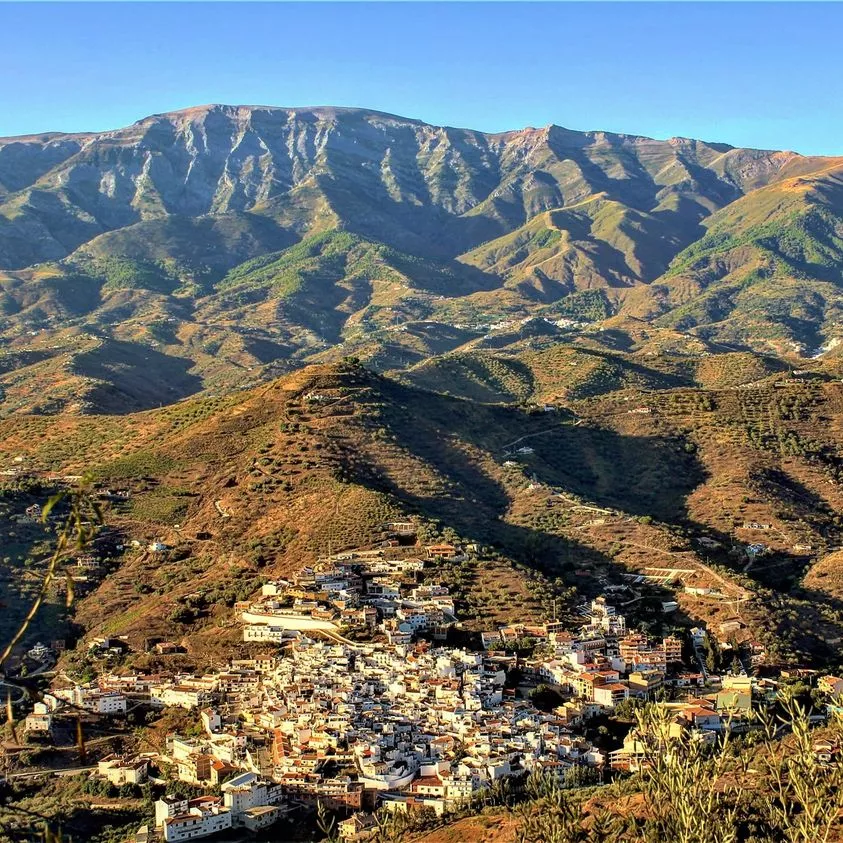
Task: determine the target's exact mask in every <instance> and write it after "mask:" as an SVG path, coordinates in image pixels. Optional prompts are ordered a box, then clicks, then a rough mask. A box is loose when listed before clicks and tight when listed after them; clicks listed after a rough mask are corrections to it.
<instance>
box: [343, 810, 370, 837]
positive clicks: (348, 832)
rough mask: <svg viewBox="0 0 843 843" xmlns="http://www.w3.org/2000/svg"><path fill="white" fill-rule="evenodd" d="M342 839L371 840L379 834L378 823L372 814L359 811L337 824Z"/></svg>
mask: <svg viewBox="0 0 843 843" xmlns="http://www.w3.org/2000/svg"><path fill="white" fill-rule="evenodd" d="M337 831H338V832H339V836H340V840H345V841H358V840H371V839H373V838H374V837H376V836H377V833H378V823H377V820H376V819H375V818H374V816H372V814H366V813H363V812H362V811H358V812H357V813H355V814H352V815H351V816H350V817H349V818H348V819H346V820H343V821H342V822H341V823H339V825H338V826H337Z"/></svg>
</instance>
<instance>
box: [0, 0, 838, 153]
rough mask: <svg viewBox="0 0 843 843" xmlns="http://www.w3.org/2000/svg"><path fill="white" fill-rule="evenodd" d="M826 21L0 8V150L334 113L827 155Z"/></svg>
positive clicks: (752, 8) (623, 7)
mask: <svg viewBox="0 0 843 843" xmlns="http://www.w3.org/2000/svg"><path fill="white" fill-rule="evenodd" d="M842 26H843V4H840V5H838V4H836V3H818V4H813V3H800V4H787V3H775V4H767V3H749V4H725V3H706V4H696V3H675V4H672V3H656V4H638V3H620V4H614V3H571V4H555V3H537V4H532V3H518V4H509V3H492V4H487V3H477V2H475V3H464V4H456V3H454V4H451V3H434V4H416V3H394V4H387V3H374V4H357V3H339V4H333V3H314V4H309V5H307V4H293V3H290V4H268V3H263V4H245V3H239V4H226V3H213V4H205V3H198V2H194V3H186V4H163V3H150V4H134V3H92V4H74V3H61V4H48V3H35V4H26V5H24V4H5V3H0V31H2V32H3V33H4V38H3V47H2V51H0V135H14V134H24V133H30V132H37V131H46V130H61V131H83V130H104V129H110V128H118V127H120V126H124V125H127V124H129V123H131V122H133V121H134V120H137V119H139V118H141V117H144V116H146V115H148V114H152V113H156V112H162V111H169V110H172V109H176V108H182V107H187V106H190V105H199V104H203V103H207V102H224V103H231V104H256V103H258V104H268V105H286V106H290V105H351V106H366V107H369V108H374V109H379V110H382V111H391V112H394V113H397V114H401V115H404V116H408V117H417V118H420V119H423V120H427V121H428V122H431V123H437V124H444V125H452V126H469V127H471V128H476V129H481V130H485V131H501V130H505V129H514V128H521V127H523V126H528V125H531V126H541V125H545V124H547V123H558V124H560V125H563V126H567V127H569V128H573V129H606V130H610V131H621V132H628V133H633V134H643V135H651V136H654V137H670V136H672V135H683V136H687V137H697V138H702V139H705V140H712V141H721V142H727V143H732V144H734V145H736V146H760V147H769V148H777V149H782V148H785V149H795V150H797V151H799V152H803V153H815V154H843V107H841V105H840V99H839V89H840V85H841V80H843V51H841V50H840V49H839V45H838V44H837V39H838V36H839V33H840V32H841V31H843V29H841V27H842Z"/></svg>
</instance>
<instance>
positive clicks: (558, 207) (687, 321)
mask: <svg viewBox="0 0 843 843" xmlns="http://www.w3.org/2000/svg"><path fill="white" fill-rule="evenodd" d="M841 179H843V159H834V158H818V157H806V156H801V155H798V154H796V153H793V152H781V151H765V150H754V149H740V148H734V147H730V146H727V145H724V144H716V143H705V142H702V141H697V140H690V139H686V138H671V139H669V140H665V141H658V140H652V139H650V138H644V137H638V136H633V135H620V134H611V133H608V132H577V131H571V130H568V129H564V128H561V127H559V126H547V127H544V128H540V129H533V128H527V129H523V130H519V131H512V132H505V133H500V134H485V133H482V132H477V131H472V130H468V129H455V128H447V127H437V126H431V125H428V124H426V123H423V122H421V121H418V120H411V119H406V118H401V117H396V116H393V115H389V114H383V113H379V112H374V111H367V110H363V109H343V108H329V107H323V108H272V107H257V106H254V107H245V106H222V105H211V106H203V107H199V108H191V109H187V110H184V111H177V112H171V113H168V114H160V115H153V116H151V117H148V118H145V119H143V120H140V121H138V122H137V123H135V124H133V125H132V126H129V127H127V128H125V129H119V130H116V131H110V132H102V133H90V134H87V133H83V134H61V133H46V134H39V135H31V136H25V137H16V138H5V139H0V391H1V393H2V397H3V400H2V402H0V413H3V414H8V413H15V412H40V413H55V412H60V411H70V412H107V413H123V412H129V411H133V410H140V409H144V408H148V407H154V406H158V405H159V404H163V403H170V402H172V401H174V400H177V399H180V398H183V397H186V396H188V395H193V394H199V393H204V394H216V393H220V392H222V391H225V390H229V389H232V388H244V387H248V386H252V385H255V384H257V383H260V382H262V381H264V380H267V379H269V378H271V377H274V376H277V375H278V374H281V373H283V372H285V371H290V370H292V369H295V368H298V367H299V366H301V365H303V364H306V363H311V362H330V361H334V360H338V359H340V358H342V357H349V356H354V357H358V358H360V359H362V360H363V361H364V362H366V363H367V364H368V365H370V366H371V367H373V368H375V369H376V370H379V371H384V372H389V371H391V372H396V373H402V376H404V375H406V376H407V377H411V378H412V377H416V371H415V370H416V368H417V367H420V366H421V367H422V368H423V369H424V370H425V371H426V372H428V373H429V372H430V371H442V370H445V369H449V368H453V366H452V363H453V359H452V358H454V357H455V356H456V358H457V359H458V360H464V359H466V356H468V357H470V356H471V355H475V354H477V353H478V349H481V350H482V349H483V348H487V347H493V348H496V349H497V351H498V353H499V354H503V355H505V356H507V355H508V356H512V355H511V354H510V352H509V351H507V349H506V346H507V345H508V344H509V343H511V342H513V341H522V340H523V339H524V337H525V336H526V335H542V336H553V337H554V338H555V339H556V340H557V341H558V342H560V343H563V344H564V343H570V342H576V341H579V339H580V338H582V337H583V336H584V335H588V334H594V332H601V331H602V332H604V333H605V332H606V331H609V332H612V331H614V332H616V333H617V332H620V333H621V334H623V335H624V337H626V339H624V340H623V341H622V342H623V343H626V345H627V346H629V345H630V343H634V342H637V340H635V337H640V331H641V329H642V328H641V326H642V325H646V326H648V330H649V331H650V332H651V336H653V337H655V336H659V337H662V338H663V337H670V339H669V342H670V343H671V344H673V346H675V347H676V348H677V349H678V350H680V351H681V350H682V349H684V350H685V351H687V352H688V353H692V354H699V353H704V354H709V353H720V352H724V351H726V352H729V353H740V352H747V351H754V352H757V353H760V354H762V355H773V356H775V357H777V358H781V359H787V360H794V359H800V358H804V357H810V356H815V355H818V354H825V355H830V356H831V357H834V356H835V353H834V351H833V349H834V347H835V346H836V344H837V342H838V341H839V309H840V307H841V296H840V288H841V281H843V279H842V278H841V269H840V267H841V266H843V181H841ZM630 337H632V339H630ZM659 342H662V340H659ZM627 350H628V349H627ZM516 353H520V352H516ZM643 353H649V352H643ZM425 376H426V375H425ZM443 388H449V389H450V387H449V386H448V385H445V386H443Z"/></svg>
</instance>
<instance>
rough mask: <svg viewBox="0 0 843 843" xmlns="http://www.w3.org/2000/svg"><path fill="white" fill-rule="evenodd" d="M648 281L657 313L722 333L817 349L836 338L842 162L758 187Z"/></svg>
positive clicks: (842, 259)
mask: <svg viewBox="0 0 843 843" xmlns="http://www.w3.org/2000/svg"><path fill="white" fill-rule="evenodd" d="M705 227H706V229H707V230H706V234H705V236H704V237H702V238H701V239H700V240H698V241H697V242H696V243H694V244H693V245H691V246H689V247H688V248H687V249H685V250H684V251H683V252H681V253H680V254H679V255H677V256H676V258H675V259H674V260H673V263H672V264H671V267H670V269H669V271H668V272H667V273H666V275H665V276H664V278H663V279H660V280H659V281H658V282H656V284H654V285H653V288H651V292H652V294H653V295H654V296H655V297H656V298H657V299H659V300H660V302H662V304H663V305H664V304H666V305H667V307H668V308H669V309H668V312H667V313H666V314H665V315H664V316H662V317H661V318H660V319H659V322H660V323H661V324H669V325H673V326H676V327H679V328H683V329H689V328H693V329H694V330H695V332H696V333H698V334H700V335H701V336H704V337H708V338H716V339H718V340H720V341H725V342H731V343H741V344H745V345H753V346H755V347H764V346H766V347H767V348H768V349H770V350H772V351H774V352H777V353H779V354H787V353H792V352H793V351H794V350H796V351H797V352H799V353H801V354H803V355H806V356H807V355H811V354H817V353H819V352H821V351H824V350H827V349H830V348H833V347H834V345H835V344H836V343H837V342H838V341H839V337H838V331H839V328H838V325H839V322H840V308H841V283H842V282H843V276H841V269H840V267H841V265H843V168H841V166H840V165H839V163H838V164H834V165H833V166H829V167H828V168H826V169H824V170H822V171H820V172H818V173H815V174H813V175H809V176H803V177H799V178H791V179H786V180H784V181H782V182H779V183H776V184H774V185H771V186H768V187H765V188H762V189H760V190H757V191H755V192H753V193H751V194H749V195H748V196H746V197H744V198H742V199H740V200H738V201H736V202H734V203H733V204H732V205H729V206H728V207H726V208H724V209H722V210H720V211H718V212H716V213H715V214H713V215H712V216H711V217H710V218H709V219H708V220H706V222H705Z"/></svg>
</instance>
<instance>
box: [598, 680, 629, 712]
mask: <svg viewBox="0 0 843 843" xmlns="http://www.w3.org/2000/svg"><path fill="white" fill-rule="evenodd" d="M628 696H629V687H628V686H627V685H624V684H623V683H622V682H610V683H609V684H606V685H595V686H594V702H596V703H597V704H598V705H602V706H603V707H604V708H614V707H615V706H616V705H617V704H618V703H621V702H623V701H624V700H625V699H626V698H627V697H628Z"/></svg>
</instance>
